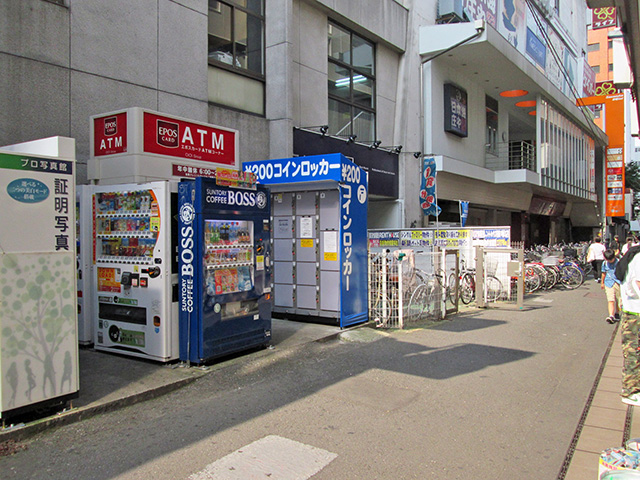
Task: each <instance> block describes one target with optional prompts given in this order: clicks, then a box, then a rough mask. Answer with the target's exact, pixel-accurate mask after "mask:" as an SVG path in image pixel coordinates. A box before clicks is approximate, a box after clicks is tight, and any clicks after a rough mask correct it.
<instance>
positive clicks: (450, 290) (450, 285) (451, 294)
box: [447, 272, 458, 305]
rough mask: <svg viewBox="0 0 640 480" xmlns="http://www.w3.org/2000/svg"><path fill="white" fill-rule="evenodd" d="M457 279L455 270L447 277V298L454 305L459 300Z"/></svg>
mask: <svg viewBox="0 0 640 480" xmlns="http://www.w3.org/2000/svg"><path fill="white" fill-rule="evenodd" d="M457 279H458V277H456V274H455V273H453V272H452V273H450V274H449V276H448V277H447V298H448V299H449V301H450V302H451V303H452V304H454V305H455V304H456V303H457V302H458V295H457V292H458V290H457V289H456V280H457Z"/></svg>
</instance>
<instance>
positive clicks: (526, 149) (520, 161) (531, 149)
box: [485, 142, 537, 172]
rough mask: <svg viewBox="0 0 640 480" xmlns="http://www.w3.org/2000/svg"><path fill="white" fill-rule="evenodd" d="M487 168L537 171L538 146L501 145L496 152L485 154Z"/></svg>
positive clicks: (525, 143)
mask: <svg viewBox="0 0 640 480" xmlns="http://www.w3.org/2000/svg"><path fill="white" fill-rule="evenodd" d="M485 162H486V168H488V169H489V170H522V169H526V170H531V171H532V172H535V171H537V169H536V146H535V144H533V143H530V142H509V143H499V144H498V145H497V148H496V149H495V150H488V149H487V151H486V153H485Z"/></svg>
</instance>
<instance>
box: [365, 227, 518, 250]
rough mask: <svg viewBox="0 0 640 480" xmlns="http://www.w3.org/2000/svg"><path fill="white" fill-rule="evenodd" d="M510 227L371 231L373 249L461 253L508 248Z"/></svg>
mask: <svg viewBox="0 0 640 480" xmlns="http://www.w3.org/2000/svg"><path fill="white" fill-rule="evenodd" d="M510 242H511V229H510V228H509V227H467V228H455V227H445V228H426V229H409V230H369V248H370V249H373V250H379V249H387V248H388V249H390V250H394V249H403V248H425V247H434V246H436V247H440V248H454V249H460V248H465V247H472V246H476V245H480V246H483V247H508V246H510Z"/></svg>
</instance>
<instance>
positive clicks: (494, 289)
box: [484, 275, 502, 302]
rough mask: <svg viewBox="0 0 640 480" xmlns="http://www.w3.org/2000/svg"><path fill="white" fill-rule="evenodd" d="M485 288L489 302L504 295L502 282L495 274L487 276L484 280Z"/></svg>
mask: <svg viewBox="0 0 640 480" xmlns="http://www.w3.org/2000/svg"><path fill="white" fill-rule="evenodd" d="M484 283H485V285H484V289H485V292H487V296H486V298H487V302H495V301H497V300H498V299H499V298H500V296H501V295H502V282H501V281H500V280H499V279H498V278H497V277H494V276H493V275H491V276H489V275H488V276H487V278H485V280H484Z"/></svg>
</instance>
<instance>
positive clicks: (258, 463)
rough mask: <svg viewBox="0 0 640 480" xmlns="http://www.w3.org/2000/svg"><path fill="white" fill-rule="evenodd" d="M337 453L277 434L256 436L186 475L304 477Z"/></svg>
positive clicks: (201, 479) (215, 479) (193, 479)
mask: <svg viewBox="0 0 640 480" xmlns="http://www.w3.org/2000/svg"><path fill="white" fill-rule="evenodd" d="M337 456H338V455H337V454H335V453H331V452H329V451H327V450H323V449H321V448H316V447H312V446H311V445H305V444H304V443H300V442H296V441H294V440H289V439H288V438H283V437H279V436H277V435H269V436H267V437H264V438H261V439H260V440H256V441H255V442H253V443H250V444H249V445H247V446H245V447H242V448H239V449H238V450H236V451H235V452H232V453H230V454H229V455H227V456H226V457H222V458H220V459H219V460H216V461H215V462H213V463H211V464H209V465H207V466H206V467H205V468H204V469H203V470H201V471H200V472H198V473H194V474H193V475H191V476H189V480H253V479H268V480H307V479H308V478H310V477H312V476H313V475H315V474H316V473H318V472H319V471H320V470H322V469H323V468H324V467H326V466H327V465H329V463H331V462H332V461H333V459H335V458H336V457H337Z"/></svg>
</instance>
